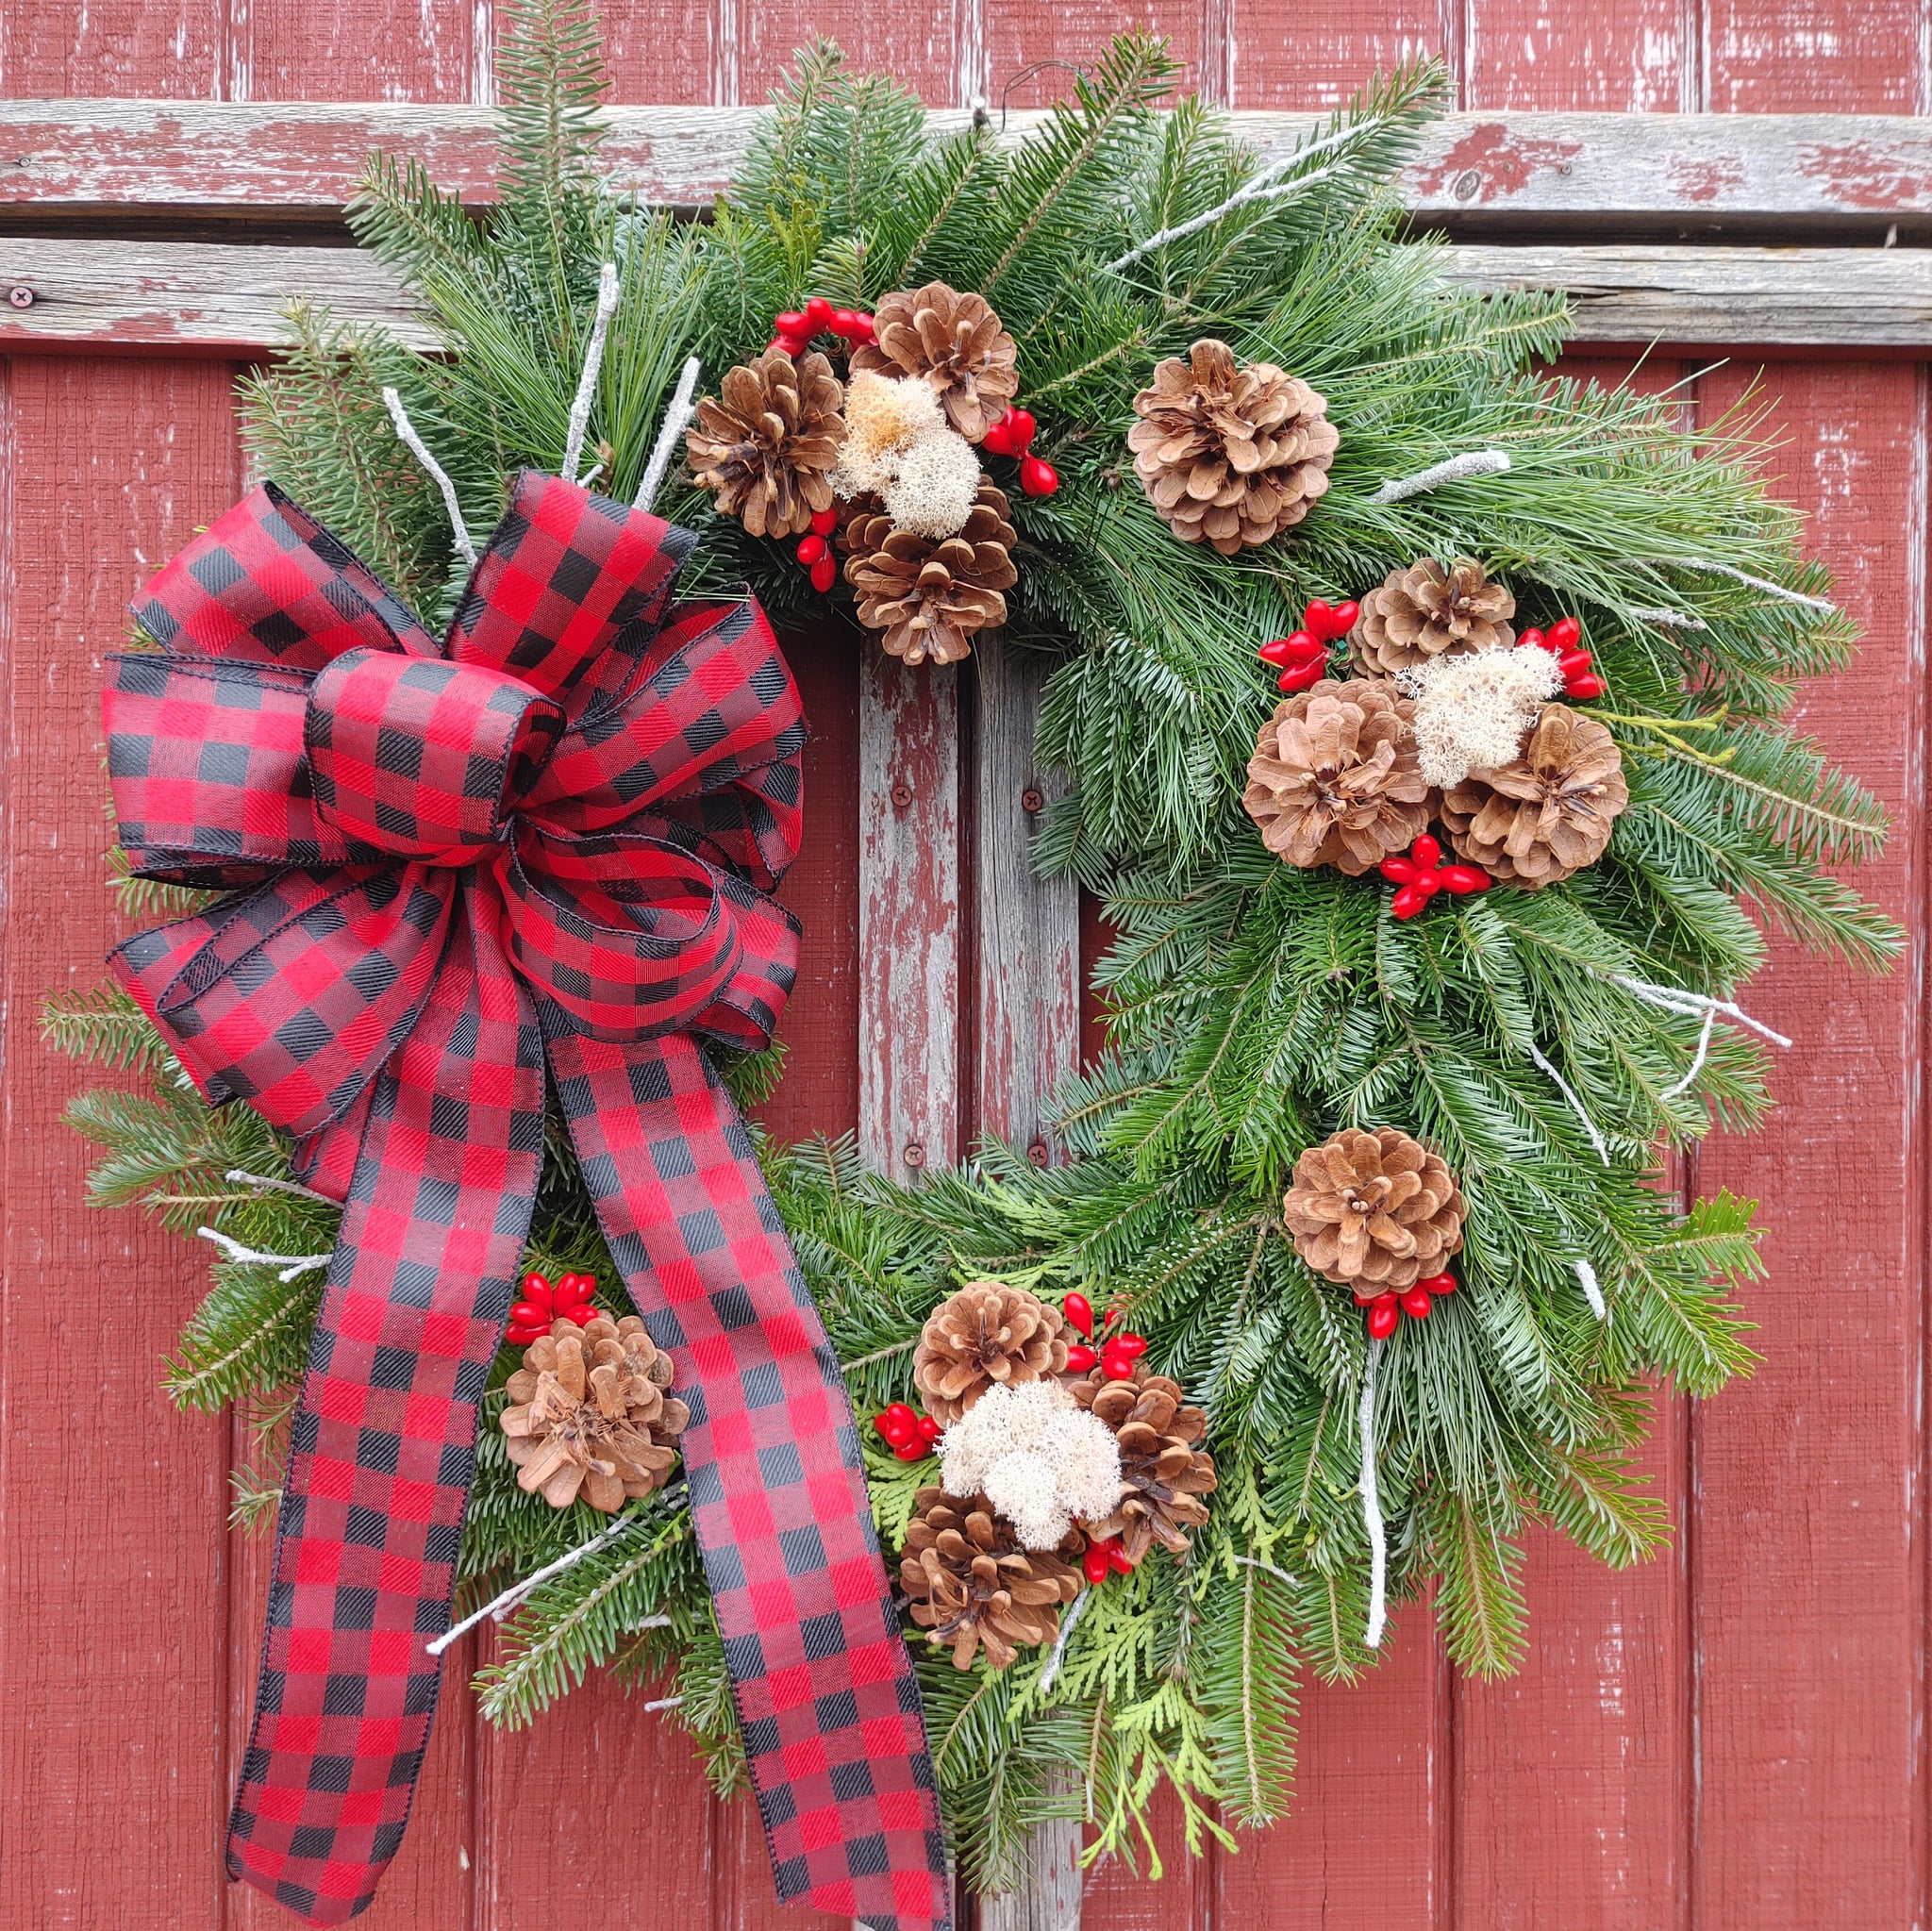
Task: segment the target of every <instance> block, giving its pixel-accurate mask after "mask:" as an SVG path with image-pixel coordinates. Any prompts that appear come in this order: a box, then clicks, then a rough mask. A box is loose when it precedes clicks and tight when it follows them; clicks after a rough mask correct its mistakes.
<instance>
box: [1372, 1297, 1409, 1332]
mask: <svg viewBox="0 0 1932 1931" xmlns="http://www.w3.org/2000/svg"><path fill="white" fill-rule="evenodd" d="M1401 1319H1402V1310H1401V1309H1400V1308H1399V1307H1397V1306H1396V1305H1395V1296H1394V1295H1393V1294H1384V1295H1382V1296H1381V1297H1380V1298H1379V1299H1378V1300H1377V1301H1376V1303H1375V1305H1374V1307H1371V1308H1370V1309H1369V1334H1370V1336H1371V1338H1372V1339H1373V1340H1378V1341H1385V1340H1388V1339H1389V1337H1390V1336H1391V1334H1393V1333H1394V1332H1395V1324H1396V1323H1397V1322H1399V1321H1400V1320H1401Z"/></svg>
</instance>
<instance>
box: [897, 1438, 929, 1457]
mask: <svg viewBox="0 0 1932 1931" xmlns="http://www.w3.org/2000/svg"><path fill="white" fill-rule="evenodd" d="M892 1453H893V1454H894V1455H896V1456H897V1457H899V1459H900V1460H901V1461H924V1459H925V1458H926V1457H927V1456H929V1455H930V1454H931V1453H932V1450H931V1449H929V1448H928V1447H927V1446H926V1445H925V1443H924V1442H923V1441H918V1440H914V1441H908V1442H907V1443H906V1444H905V1445H904V1446H903V1447H900V1448H895V1449H893V1451H892Z"/></svg>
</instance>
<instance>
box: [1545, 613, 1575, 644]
mask: <svg viewBox="0 0 1932 1931" xmlns="http://www.w3.org/2000/svg"><path fill="white" fill-rule="evenodd" d="M1549 636H1550V641H1549V645H1548V648H1549V649H1551V650H1554V651H1566V650H1574V649H1575V648H1576V646H1577V645H1578V644H1579V643H1581V642H1582V641H1583V625H1582V624H1579V623H1578V622H1577V621H1576V619H1575V618H1574V617H1558V618H1557V621H1556V622H1555V623H1554V624H1551V625H1550V631H1549Z"/></svg>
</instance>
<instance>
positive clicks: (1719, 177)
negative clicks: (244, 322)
mask: <svg viewBox="0 0 1932 1931" xmlns="http://www.w3.org/2000/svg"><path fill="white" fill-rule="evenodd" d="M1664 178H1665V179H1666V180H1667V181H1669V183H1670V184H1671V191H1672V192H1673V193H1674V195H1675V196H1676V197H1677V199H1678V200H1680V201H1685V202H1689V203H1690V204H1691V206H1692V207H1696V208H1706V207H1708V206H1709V205H1710V203H1712V202H1713V201H1717V200H1720V199H1722V198H1723V197H1724V196H1725V195H1727V194H1732V193H1735V192H1736V191H1737V190H1739V189H1740V188H1741V187H1742V186H1743V185H1744V163H1743V162H1742V161H1741V160H1740V159H1739V158H1737V157H1736V156H1735V155H1724V156H1716V155H1711V156H1707V157H1704V158H1696V159H1693V158H1691V157H1689V156H1674V157H1673V158H1672V159H1671V161H1670V163H1669V165H1668V166H1667V167H1666V168H1665V170H1664Z"/></svg>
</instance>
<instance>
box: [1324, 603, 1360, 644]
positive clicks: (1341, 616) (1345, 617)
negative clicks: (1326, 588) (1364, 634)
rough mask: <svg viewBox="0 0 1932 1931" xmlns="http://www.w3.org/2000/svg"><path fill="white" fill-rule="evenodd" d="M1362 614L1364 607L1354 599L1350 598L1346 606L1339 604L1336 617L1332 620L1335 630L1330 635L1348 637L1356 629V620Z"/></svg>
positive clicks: (1336, 608)
mask: <svg viewBox="0 0 1932 1931" xmlns="http://www.w3.org/2000/svg"><path fill="white" fill-rule="evenodd" d="M1361 613H1362V607H1361V606H1360V605H1359V604H1358V603H1357V602H1356V600H1355V599H1354V598H1353V597H1350V598H1349V600H1348V601H1347V603H1345V604H1337V605H1336V607H1335V616H1334V618H1333V620H1332V621H1333V623H1334V624H1335V628H1334V629H1333V630H1332V631H1330V632H1329V635H1330V636H1331V637H1346V636H1347V635H1348V633H1349V632H1350V631H1351V630H1353V629H1354V628H1355V620H1356V619H1357V617H1359V616H1360V615H1361Z"/></svg>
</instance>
